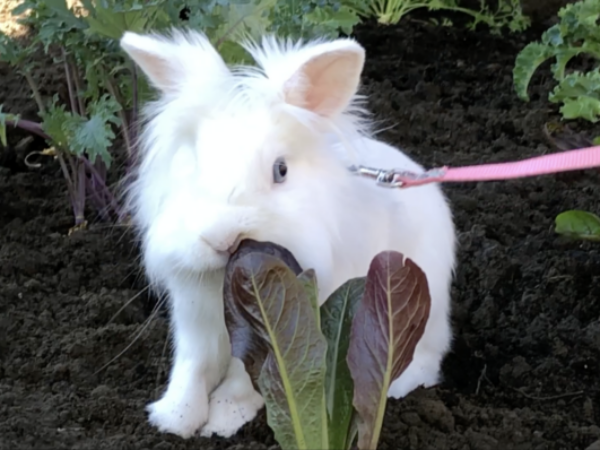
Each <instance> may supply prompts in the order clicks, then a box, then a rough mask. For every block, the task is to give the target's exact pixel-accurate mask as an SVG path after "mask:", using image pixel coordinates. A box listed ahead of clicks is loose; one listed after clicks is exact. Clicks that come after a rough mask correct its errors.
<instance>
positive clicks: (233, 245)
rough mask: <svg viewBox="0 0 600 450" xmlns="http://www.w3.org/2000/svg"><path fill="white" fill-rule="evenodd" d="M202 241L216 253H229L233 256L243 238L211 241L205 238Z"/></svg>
mask: <svg viewBox="0 0 600 450" xmlns="http://www.w3.org/2000/svg"><path fill="white" fill-rule="evenodd" d="M202 240H203V241H204V242H205V243H206V244H207V245H208V246H209V247H211V248H212V249H213V250H215V251H216V252H218V253H229V254H230V255H232V254H233V253H234V252H235V251H236V250H237V249H238V247H239V246H240V242H242V236H241V235H237V236H236V237H235V239H222V240H214V239H209V238H207V237H206V236H203V237H202Z"/></svg>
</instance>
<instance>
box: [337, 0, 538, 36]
mask: <svg viewBox="0 0 600 450" xmlns="http://www.w3.org/2000/svg"><path fill="white" fill-rule="evenodd" d="M344 3H345V4H346V5H347V6H349V7H350V8H352V9H354V10H355V11H356V12H357V13H359V14H360V15H361V16H364V17H376V18H377V21H378V22H379V23H381V24H385V25H389V24H396V23H398V22H399V21H400V20H401V19H402V18H403V17H404V16H405V15H407V14H409V13H411V12H412V11H415V10H417V9H422V8H427V9H428V10H429V11H436V10H445V11H453V12H459V13H463V14H467V15H469V16H471V17H472V19H473V20H472V22H471V23H470V24H469V27H468V28H469V29H471V30H473V29H475V27H477V25H479V24H480V23H483V24H485V25H487V26H488V27H489V28H490V29H491V31H492V33H494V34H497V33H499V32H500V30H501V29H502V28H503V27H505V26H508V28H509V29H510V31H512V32H516V31H522V30H524V29H526V28H527V27H528V26H529V23H530V22H529V18H527V17H526V16H524V15H523V11H522V9H521V3H520V0H498V1H497V6H496V8H495V9H492V8H491V7H490V6H489V0H479V4H480V9H479V10H474V9H470V8H465V7H463V6H460V1H459V0H346V1H345V2H344ZM442 24H443V25H446V26H449V25H452V22H451V21H450V20H449V19H444V21H443V22H442Z"/></svg>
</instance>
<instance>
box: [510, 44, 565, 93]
mask: <svg viewBox="0 0 600 450" xmlns="http://www.w3.org/2000/svg"><path fill="white" fill-rule="evenodd" d="M554 55H555V49H554V48H552V47H549V46H548V45H544V44H540V43H538V42H531V43H530V44H528V45H527V46H526V47H525V48H524V49H523V50H522V51H521V52H520V53H519V54H518V55H517V58H516V60H515V67H514V68H513V83H514V87H515V90H516V92H517V95H518V96H519V97H520V98H521V99H523V100H525V101H529V94H528V93H527V88H528V86H529V82H530V81H531V78H532V77H533V74H534V73H535V71H536V70H537V69H538V67H539V66H540V65H541V64H543V63H544V62H545V61H547V60H548V59H550V58H552V56H554Z"/></svg>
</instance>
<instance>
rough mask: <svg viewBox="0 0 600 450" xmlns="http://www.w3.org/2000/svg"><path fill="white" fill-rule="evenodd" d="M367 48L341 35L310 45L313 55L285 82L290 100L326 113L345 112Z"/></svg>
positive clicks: (285, 89) (356, 87)
mask: <svg viewBox="0 0 600 450" xmlns="http://www.w3.org/2000/svg"><path fill="white" fill-rule="evenodd" d="M364 62H365V50H364V49H363V47H362V46H360V45H359V44H358V43H357V42H355V41H352V40H349V39H338V40H336V41H333V42H329V43H324V44H318V45H316V46H315V47H313V48H312V49H310V56H309V58H308V59H307V60H306V61H305V62H304V63H303V64H302V65H301V66H300V68H299V69H297V70H296V72H295V73H294V74H293V75H292V76H291V78H289V79H288V80H287V81H286V82H285V84H284V86H283V89H284V95H285V98H286V101H287V102H288V103H290V104H292V105H294V106H298V107H301V108H305V109H308V110H310V111H312V112H314V113H316V114H319V115H321V116H325V117H331V116H334V115H336V114H338V113H340V112H342V111H343V110H344V109H345V108H346V107H347V106H348V105H349V103H350V102H351V100H352V97H353V96H354V95H355V94H356V92H357V90H358V85H359V83H360V75H361V73H362V70H363V66H364Z"/></svg>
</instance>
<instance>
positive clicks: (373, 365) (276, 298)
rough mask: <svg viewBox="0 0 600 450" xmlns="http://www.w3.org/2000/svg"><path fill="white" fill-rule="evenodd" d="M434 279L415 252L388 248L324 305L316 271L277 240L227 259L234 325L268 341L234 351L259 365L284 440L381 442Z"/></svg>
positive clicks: (301, 445)
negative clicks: (395, 384) (408, 254)
mask: <svg viewBox="0 0 600 450" xmlns="http://www.w3.org/2000/svg"><path fill="white" fill-rule="evenodd" d="M428 289H429V288H428V284H427V279H426V277H425V274H424V273H423V272H422V271H421V269H420V268H419V267H418V266H417V265H416V264H415V263H414V262H412V261H411V260H410V259H405V258H404V256H403V255H402V254H400V253H397V252H382V253H380V254H378V255H376V256H375V258H374V259H373V260H372V262H371V265H370V268H369V271H368V274H367V276H366V277H360V278H355V279H351V280H348V281H347V282H346V283H344V284H343V285H342V286H340V287H339V288H338V289H337V290H336V291H335V292H334V293H333V294H332V295H331V296H330V297H329V298H328V299H327V301H326V302H325V303H324V304H323V305H322V306H321V307H320V308H319V307H318V306H317V292H318V287H317V280H316V277H315V275H314V271H312V270H311V269H309V270H305V271H301V268H300V266H299V265H298V263H297V262H296V261H295V259H294V258H293V256H292V255H291V254H290V253H289V252H288V251H287V250H285V249H282V248H281V247H279V246H276V245H274V244H272V243H257V242H254V241H244V242H243V243H242V245H241V246H240V249H239V250H238V254H236V255H233V257H232V258H231V260H230V262H229V263H228V266H227V268H226V282H225V287H224V298H225V301H226V311H227V312H228V315H227V317H228V328H229V329H230V330H232V329H233V330H235V331H236V332H234V333H231V336H232V345H233V347H234V349H235V348H238V349H240V348H242V347H245V348H246V349H248V348H249V345H248V344H249V343H248V342H242V343H240V342H239V339H248V336H252V337H253V338H252V340H258V341H259V342H260V348H261V349H263V350H262V351H258V352H255V351H248V350H246V351H245V352H244V351H241V352H238V354H237V355H235V356H238V357H241V358H242V360H244V362H245V364H246V367H247V368H248V367H251V368H254V372H253V373H252V370H251V371H250V372H251V376H253V378H254V379H256V378H257V384H258V388H259V390H260V392H261V393H262V395H263V397H264V399H265V405H266V409H267V419H268V423H269V426H270V427H271V428H272V430H273V432H274V434H275V438H276V439H277V441H278V443H279V445H280V446H281V447H282V448H285V449H315V448H319V449H324V450H326V449H350V448H351V447H352V446H353V445H354V443H355V441H356V439H357V438H358V441H357V444H358V448H359V449H361V450H362V449H375V448H376V446H377V443H378V441H379V436H380V432H381V426H382V423H383V416H384V412H385V407H386V403H387V392H388V389H389V387H390V385H391V383H392V381H393V380H394V379H396V378H397V377H398V376H400V375H401V374H402V372H403V371H404V370H405V369H406V367H407V366H408V364H409V363H410V362H411V361H412V357H413V354H414V350H415V347H416V345H417V342H418V340H419V339H420V337H421V336H422V334H423V331H424V328H425V324H426V321H427V318H428V316H429V310H430V297H429V290H428ZM245 327H247V329H248V330H247V331H248V332H247V333H240V332H239V331H240V329H243V328H245ZM236 341H238V342H236ZM254 349H256V347H254ZM234 354H235V351H234ZM248 360H251V362H252V364H250V365H249V364H248ZM365 368H368V370H365Z"/></svg>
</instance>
